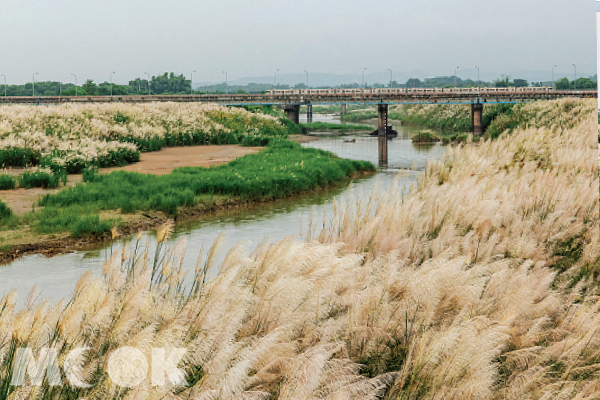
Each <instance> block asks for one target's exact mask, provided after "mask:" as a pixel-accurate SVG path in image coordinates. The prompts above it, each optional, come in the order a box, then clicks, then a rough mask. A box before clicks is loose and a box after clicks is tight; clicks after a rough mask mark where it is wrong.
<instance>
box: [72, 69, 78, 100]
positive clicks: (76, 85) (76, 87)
mask: <svg viewBox="0 0 600 400" xmlns="http://www.w3.org/2000/svg"><path fill="white" fill-rule="evenodd" d="M71 75H72V76H74V77H75V97H77V75H75V74H71Z"/></svg>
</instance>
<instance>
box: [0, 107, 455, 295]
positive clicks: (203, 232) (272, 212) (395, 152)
mask: <svg viewBox="0 0 600 400" xmlns="http://www.w3.org/2000/svg"><path fill="white" fill-rule="evenodd" d="M314 120H315V121H324V122H339V120H337V119H336V118H335V117H333V116H316V115H315V119H314ZM395 129H396V130H398V133H399V135H398V137H397V138H394V139H390V140H389V142H388V164H387V165H385V166H380V168H379V172H378V173H377V174H375V175H374V176H372V177H369V178H366V179H360V180H356V181H354V182H353V184H351V185H349V186H346V187H343V188H336V189H330V190H324V191H320V192H319V193H317V194H311V195H308V196H301V197H300V198H293V199H285V200H280V201H277V202H275V203H270V204H265V205H258V206H253V207H250V208H248V209H243V210H235V211H229V212H223V213H220V214H218V215H215V216H209V217H207V218H204V219H203V220H202V221H196V222H193V223H185V224H181V225H177V226H176V228H175V232H174V234H173V236H172V237H171V239H170V242H171V243H173V244H174V243H175V242H176V241H177V240H179V239H180V238H181V237H185V238H186V239H187V250H186V254H185V260H184V264H183V268H184V269H185V270H190V271H193V270H194V267H195V264H196V260H197V259H198V255H199V253H200V252H201V249H202V248H203V249H204V251H205V252H206V250H207V248H208V247H210V245H211V244H212V243H213V242H214V240H215V239H216V238H217V237H218V236H219V234H221V235H222V238H221V246H220V250H219V253H218V255H217V257H216V258H217V261H220V260H222V259H223V257H224V255H225V254H226V252H227V251H228V250H229V249H231V248H232V247H233V246H236V245H238V244H239V243H242V242H244V247H245V248H246V249H247V251H248V252H251V251H252V250H253V249H254V248H255V247H256V246H257V245H258V244H260V243H261V242H263V241H265V240H267V241H271V242H274V241H278V240H281V239H283V238H286V237H288V236H294V237H296V238H299V239H301V238H303V237H304V236H305V234H306V232H307V229H308V228H309V225H310V223H311V220H312V221H318V222H320V221H322V220H323V217H324V216H325V217H327V215H328V214H329V215H331V214H332V213H333V200H334V199H335V198H340V197H345V196H351V197H355V196H366V195H367V194H368V193H370V192H371V190H380V191H385V190H387V188H389V186H390V185H391V184H392V182H393V180H394V179H398V181H397V182H398V183H399V185H400V187H401V188H404V189H408V187H409V186H410V184H411V183H413V182H414V181H415V180H416V178H417V176H418V175H419V174H421V173H422V170H423V169H424V167H425V165H426V163H427V161H428V160H437V159H441V158H442V157H443V155H444V153H445V147H444V146H442V145H439V144H437V145H429V146H422V145H413V143H412V141H411V140H410V137H411V134H412V132H413V131H414V129H411V128H408V127H395ZM319 136H320V140H316V141H313V142H309V143H305V144H303V146H305V147H314V148H319V149H323V150H328V151H331V152H333V153H335V154H337V155H339V156H340V157H344V158H351V159H358V160H368V161H371V162H373V163H374V164H375V165H377V164H378V139H377V138H376V137H368V136H352V139H355V142H353V143H348V142H345V140H348V139H350V138H349V137H348V136H331V135H326V134H320V135H319ZM407 169H409V171H407V172H406V173H403V174H401V175H400V176H398V172H399V171H400V170H407ZM135 240H136V237H127V238H124V239H121V240H119V241H117V242H114V243H113V244H112V245H108V246H106V245H104V246H103V247H98V248H93V249H89V250H86V251H77V252H73V253H69V254H64V255H58V256H55V257H52V258H45V257H43V256H41V255H30V256H26V257H23V258H21V259H18V260H16V261H14V262H12V263H11V264H8V265H6V266H0V298H2V297H4V295H6V294H7V293H8V292H9V291H11V290H12V289H17V290H18V294H19V304H20V305H21V306H22V305H23V304H24V302H25V299H26V298H27V295H28V294H29V292H31V290H32V289H33V288H34V287H36V288H37V297H36V298H37V299H38V300H41V299H48V300H58V299H62V298H65V297H68V296H70V295H71V294H72V292H73V290H74V288H75V284H76V282H77V280H78V279H79V278H80V277H81V275H82V274H83V273H85V272H87V271H93V272H94V273H100V271H101V268H102V264H103V262H104V260H106V258H107V257H108V256H109V255H110V252H111V251H116V250H118V249H120V248H121V247H123V246H132V245H133V243H135ZM144 242H147V246H148V247H149V248H150V254H154V251H153V248H154V247H155V246H156V240H155V238H154V233H153V232H148V233H147V234H146V237H145V239H144Z"/></svg>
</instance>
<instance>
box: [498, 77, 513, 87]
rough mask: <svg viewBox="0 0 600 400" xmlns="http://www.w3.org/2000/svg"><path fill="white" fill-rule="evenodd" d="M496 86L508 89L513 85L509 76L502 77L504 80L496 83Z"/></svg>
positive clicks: (501, 79)
mask: <svg viewBox="0 0 600 400" xmlns="http://www.w3.org/2000/svg"><path fill="white" fill-rule="evenodd" d="M494 85H495V86H496V87H497V88H507V87H510V86H512V85H513V84H512V83H511V82H510V77H509V76H505V75H502V78H500V79H498V80H497V81H496V82H494Z"/></svg>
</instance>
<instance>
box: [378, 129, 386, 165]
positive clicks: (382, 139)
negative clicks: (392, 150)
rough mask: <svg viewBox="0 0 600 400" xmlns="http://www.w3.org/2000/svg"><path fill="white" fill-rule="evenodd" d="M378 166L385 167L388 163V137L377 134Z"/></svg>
mask: <svg viewBox="0 0 600 400" xmlns="http://www.w3.org/2000/svg"><path fill="white" fill-rule="evenodd" d="M377 140H378V141H379V166H381V167H385V166H386V165H387V163H388V138H387V137H386V136H379V137H378V138H377Z"/></svg>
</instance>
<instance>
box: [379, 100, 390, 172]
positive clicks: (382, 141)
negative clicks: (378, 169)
mask: <svg viewBox="0 0 600 400" xmlns="http://www.w3.org/2000/svg"><path fill="white" fill-rule="evenodd" d="M377 114H378V115H379V118H378V125H377V134H378V140H379V165H380V166H385V165H387V163H388V140H387V126H388V105H387V104H379V105H378V106H377Z"/></svg>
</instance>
